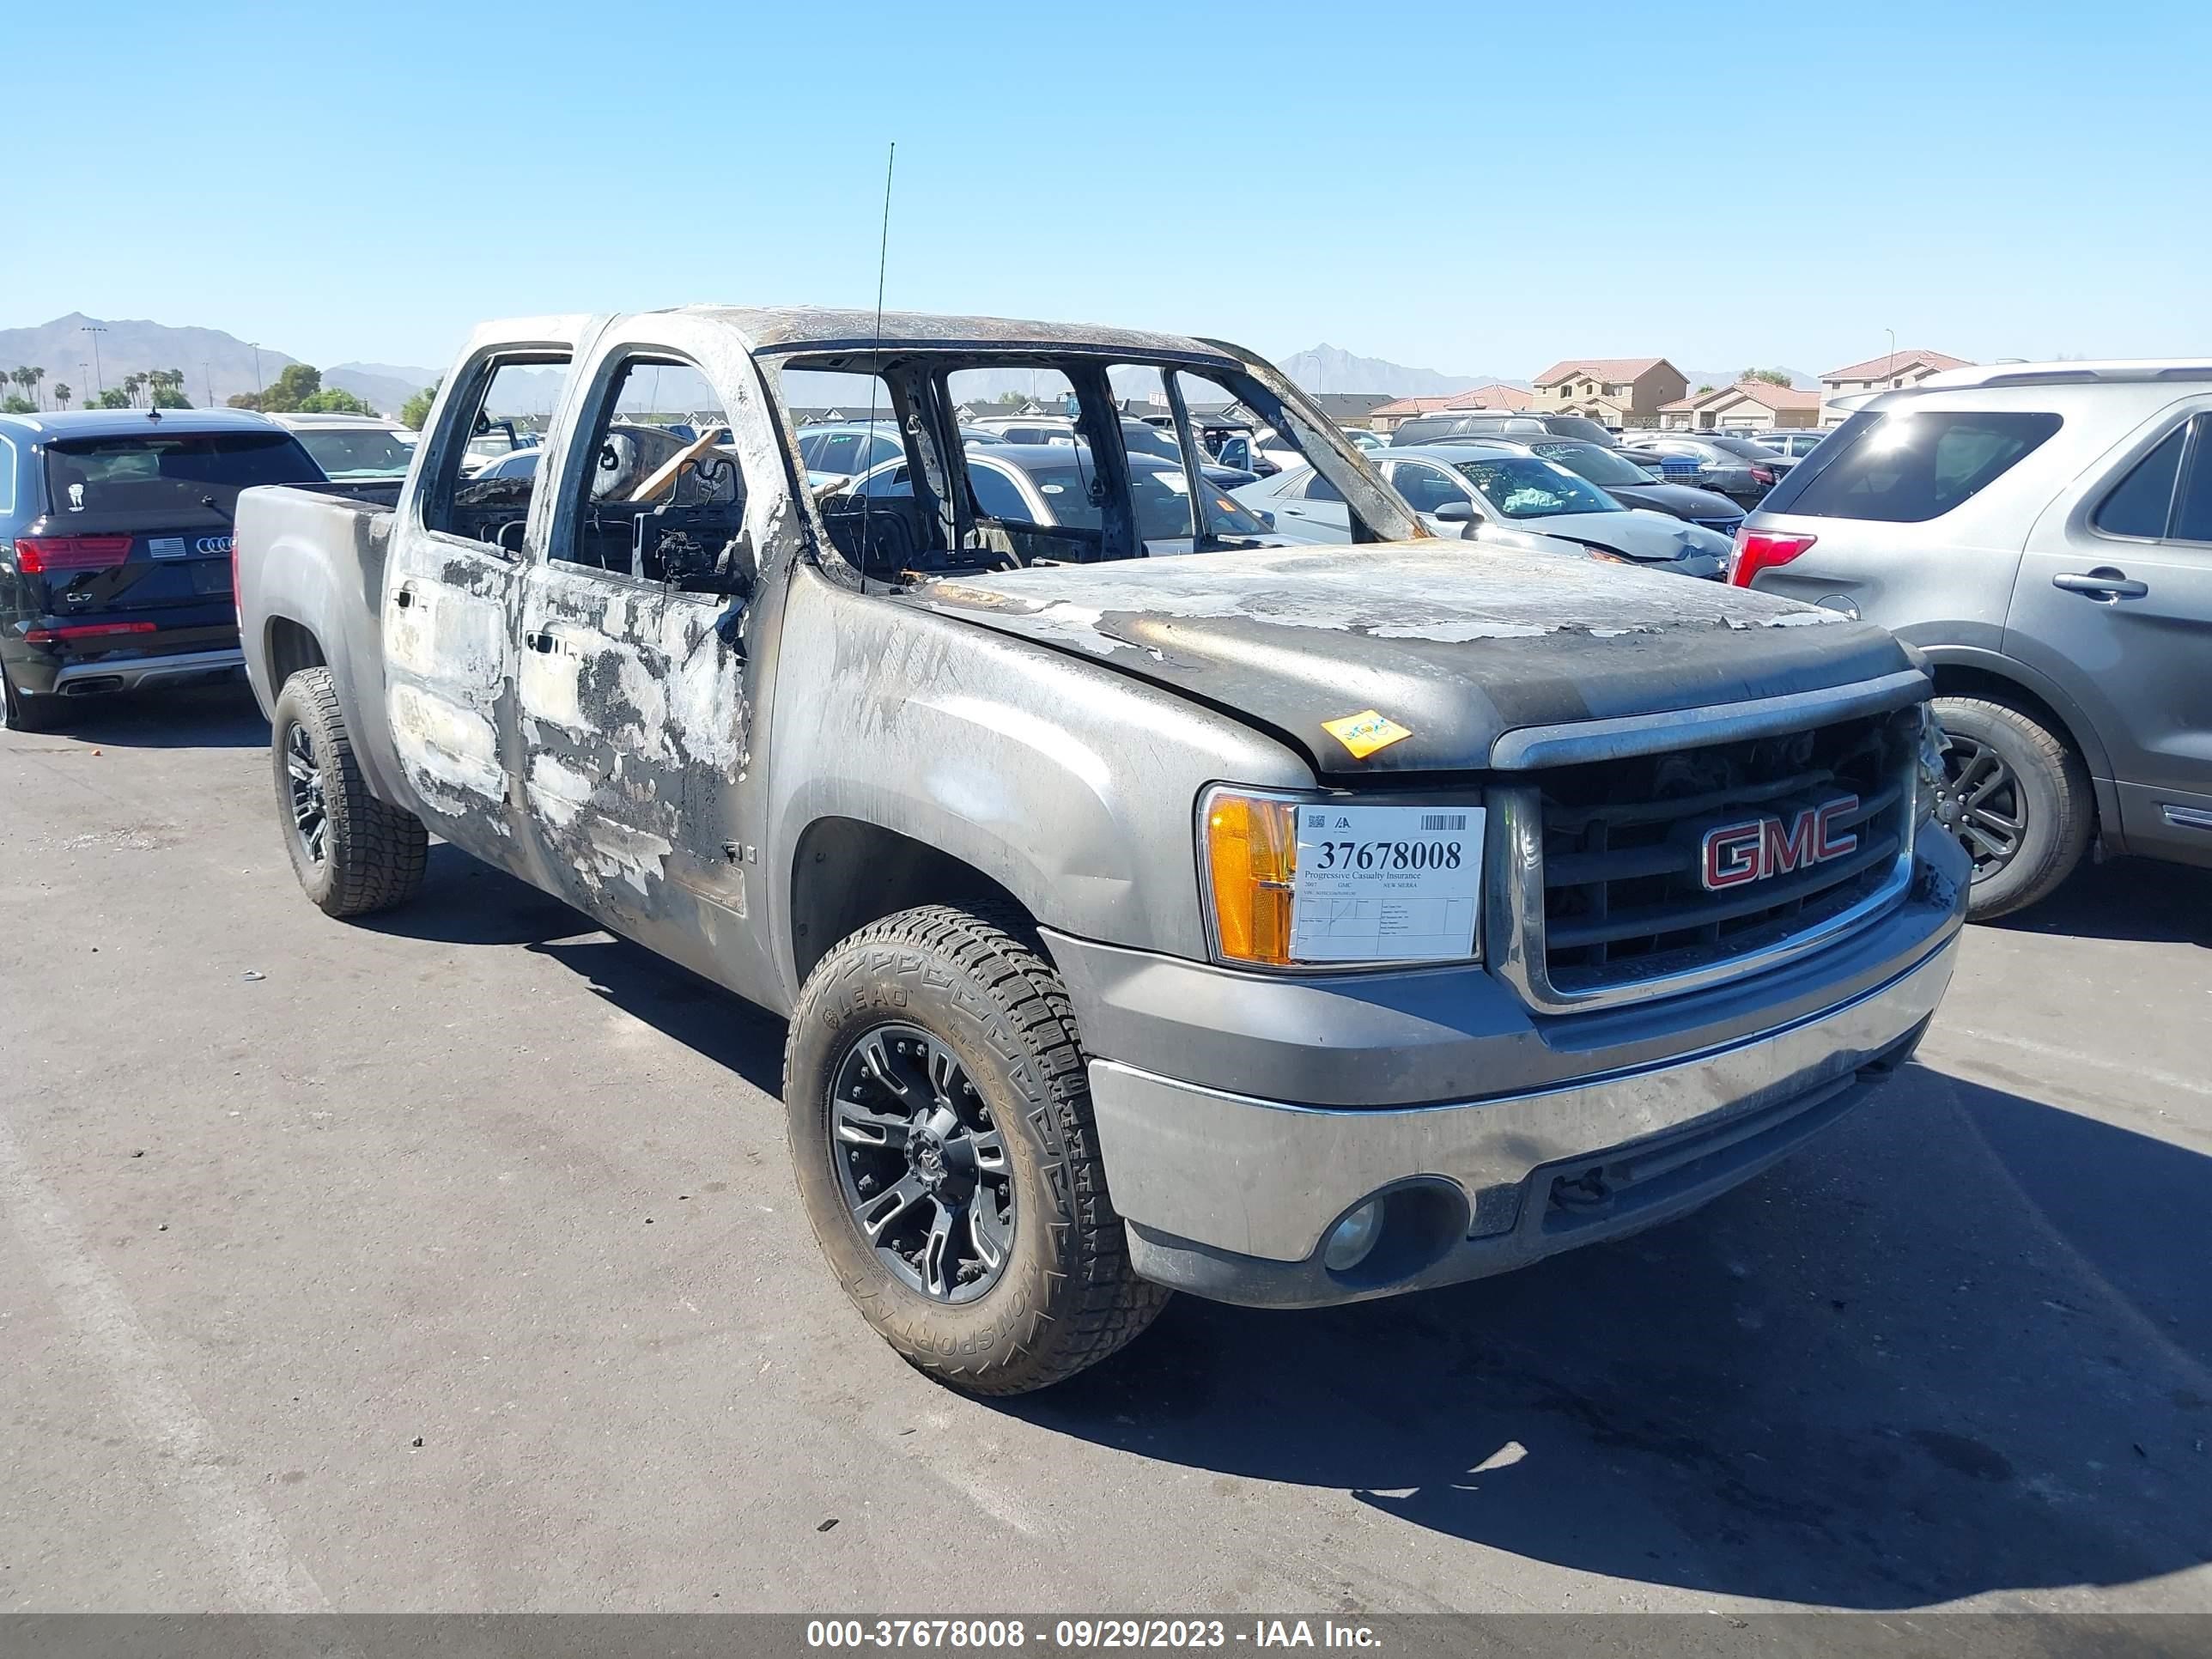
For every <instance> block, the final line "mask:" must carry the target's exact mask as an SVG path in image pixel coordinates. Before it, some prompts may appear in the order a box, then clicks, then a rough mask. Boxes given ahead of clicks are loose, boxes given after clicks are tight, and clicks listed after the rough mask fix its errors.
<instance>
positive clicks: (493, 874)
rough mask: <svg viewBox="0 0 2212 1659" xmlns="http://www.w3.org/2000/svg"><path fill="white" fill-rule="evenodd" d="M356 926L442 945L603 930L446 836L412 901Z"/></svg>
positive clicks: (519, 941) (538, 941)
mask: <svg viewBox="0 0 2212 1659" xmlns="http://www.w3.org/2000/svg"><path fill="white" fill-rule="evenodd" d="M352 926H354V927H366V928H368V929H370V930H371V931H373V932H374V933H389V934H391V935H392V937H393V938H395V939H427V940H430V941H432V942H435V943H437V944H443V945H543V944H544V942H545V941H546V940H548V939H574V937H576V936H577V935H578V934H580V933H592V934H598V933H600V929H599V923H598V922H596V921H592V919H591V918H590V917H589V916H587V915H584V913H583V912H582V911H580V910H577V909H574V908H571V907H570V906H568V905H567V904H564V903H562V902H561V901H560V900H559V899H557V898H555V897H554V896H552V895H551V894H550V893H544V892H540V891H539V890H538V889H537V888H535V887H532V885H531V884H529V883H528V882H526V881H521V880H518V879H517V878H514V877H513V876H510V875H508V874H507V872H505V871H503V870H495V869H493V868H492V867H491V866H489V864H486V863H484V862H483V860H480V859H475V858H471V857H470V856H469V854H466V853H464V852H463V851H461V849H460V848H458V847H451V846H448V845H447V844H446V843H445V842H432V843H431V847H430V865H429V871H428V874H427V875H426V876H425V877H424V878H423V882H422V892H421V893H419V894H418V895H416V897H415V898H414V900H413V901H412V902H410V903H407V904H403V905H401V906H400V907H399V908H398V909H396V910H385V911H380V912H379V913H378V914H376V915H369V916H362V917H361V918H359V919H358V920H357V921H355V922H353V923H352ZM601 936H602V937H604V935H601Z"/></svg>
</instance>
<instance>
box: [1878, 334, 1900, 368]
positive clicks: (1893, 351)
mask: <svg viewBox="0 0 2212 1659" xmlns="http://www.w3.org/2000/svg"><path fill="white" fill-rule="evenodd" d="M1882 332H1883V333H1885V334H1887V335H1888V336H1889V357H1888V360H1887V362H1884V363H1883V364H1882V368H1881V378H1882V379H1883V380H1887V379H1888V378H1889V377H1890V376H1891V375H1893V374H1896V373H1897V331H1896V330H1895V329H1893V328H1886V329H1884V330H1882Z"/></svg>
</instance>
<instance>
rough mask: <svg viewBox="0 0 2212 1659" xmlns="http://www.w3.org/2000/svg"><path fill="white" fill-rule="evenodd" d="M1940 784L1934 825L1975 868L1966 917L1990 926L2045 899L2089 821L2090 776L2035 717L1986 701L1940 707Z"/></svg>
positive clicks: (2084, 842) (2079, 847)
mask: <svg viewBox="0 0 2212 1659" xmlns="http://www.w3.org/2000/svg"><path fill="white" fill-rule="evenodd" d="M1936 718H1937V719H1938V720H1941V721H1942V725H1943V735H1944V738H1945V744H1944V750H1943V781H1942V784H1941V785H1940V786H1939V787H1937V789H1936V823H1938V824H1939V825H1941V826H1942V828H1944V829H1948V831H1949V832H1950V833H1951V834H1952V835H1954V836H1957V837H1958V838H1959V841H1960V843H1961V844H1962V845H1963V846H1964V847H1965V848H1966V852H1967V854H1969V855H1970V856H1971V857H1972V859H1973V860H1974V884H1973V887H1972V891H1971V892H1970V893H1969V895H1968V896H1967V901H1966V914H1967V915H1968V916H1969V917H1970V918H1972V920H1973V921H1989V920H1990V919H1991V918H1992V917H1996V916H2002V915H2006V914H2008V913H2009V912H2011V911H2014V910H2018V909H2021V908H2025V907H2027V905H2030V904H2033V903H2034V902H2036V901H2037V900H2038V899H2040V898H2044V897H2046V896H2049V894H2050V893H2051V890H2053V889H2054V888H2056V887H2057V885H2058V884H2059V883H2060V882H2062V881H2063V880H2065V879H2066V878H2067V876H2068V875H2069V874H2070V873H2071V872H2072V871H2073V869H2074V866H2075V865H2076V864H2078V863H2079V862H2080V861H2081V854H2082V853H2083V851H2084V850H2085V849H2086V848H2087V847H2088V845H2089V831H2090V829H2091V827H2092V825H2093V822H2094V820H2095V817H2096V809H2095V802H2094V797H2093V794H2092V793H2091V791H2090V787H2089V773H2088V769H2087V768H2086V767H2085V766H2083V765H2082V764H2081V757H2080V756H2078V755H2076V754H2075V752H2074V750H2072V749H2071V748H2070V747H2069V746H2068V744H2067V743H2066V740H2065V739H2064V738H2061V737H2058V736H2057V735H2055V734H2054V733H2053V732H2051V731H2050V730H2048V729H2047V728H2046V727H2045V726H2043V724H2042V723H2041V722H2040V721H2039V720H2036V719H2035V717H2034V716H2033V715H2031V714H2027V713H2024V712H2023V711H2022V710H2021V709H2018V708H2014V707H2012V705H2010V704H2009V703H2002V702H1991V701H1990V700H1989V699H1987V698H1984V697H1938V698H1937V699H1936Z"/></svg>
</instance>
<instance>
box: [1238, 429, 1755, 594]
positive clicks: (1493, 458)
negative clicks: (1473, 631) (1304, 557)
mask: <svg viewBox="0 0 2212 1659" xmlns="http://www.w3.org/2000/svg"><path fill="white" fill-rule="evenodd" d="M1546 447H1550V446H1549V445H1548V444H1547V446H1546ZM1375 459H1376V464H1377V465H1378V466H1379V468H1380V470H1381V471H1382V474H1383V478H1384V479H1385V480H1386V481H1387V482H1388V483H1389V485H1390V487H1391V488H1392V489H1395V490H1396V491H1397V492H1398V494H1399V495H1401V497H1402V498H1403V499H1404V500H1405V501H1406V503H1407V505H1408V506H1410V507H1413V510H1414V511H1415V512H1417V513H1419V514H1420V515H1421V519H1422V522H1423V523H1424V524H1425V526H1427V527H1428V528H1429V529H1430V530H1431V532H1434V533H1436V534H1438V535H1443V536H1454V537H1457V538H1461V539H1462V540H1466V541H1471V542H1480V543H1482V544H1485V545H1486V546H1487V547H1510V548H1516V549H1520V550H1525V551H1531V552H1550V553H1562V554H1568V555H1571V556H1582V557H1596V558H1600V559H1608V560H1612V561H1614V562H1628V563H1635V564H1640V565H1646V566H1650V567H1652V568H1659V569H1664V570H1669V571H1672V572H1674V573H1675V574H1679V575H1686V576H1698V577H1703V578H1705V579H1706V580H1714V581H1717V580H1720V578H1721V577H1722V576H1723V574H1726V571H1727V568H1728V555H1729V538H1728V536H1727V535H1726V534H1725V533H1723V532H1717V531H1715V530H1709V529H1705V528H1703V527H1701V526H1697V525H1693V524H1686V523H1684V522H1682V521H1681V520H1680V519H1677V518H1675V517H1674V516H1673V515H1671V514H1669V513H1655V512H1652V511H1650V510H1649V509H1648V508H1644V507H1626V506H1624V505H1622V503H1621V502H1620V501H1617V500H1615V499H1614V498H1613V496H1612V495H1609V494H1607V492H1606V491H1604V490H1602V489H1599V488H1598V487H1597V486H1596V485H1595V484H1593V483H1590V482H1589V480H1588V478H1586V477H1583V475H1582V474H1580V473H1578V472H1577V471H1572V470H1571V469H1570V468H1568V467H1566V466H1565V465H1561V464H1559V462H1558V461H1556V460H1553V459H1549V458H1547V457H1546V456H1543V455H1541V454H1538V453H1535V451H1534V447H1532V446H1529V445H1526V444H1512V443H1504V442H1499V443H1448V444H1431V445H1419V446H1415V445H1403V446H1395V447H1392V448H1390V449H1389V450H1385V451H1383V452H1381V453H1378V454H1377V455H1376V457H1375ZM1235 494H1236V496H1237V500H1238V501H1242V502H1243V503H1244V505H1245V506H1247V507H1250V508H1252V509H1254V510H1255V511H1258V512H1263V513H1269V514H1271V515H1273V524H1274V526H1276V527H1277V528H1279V529H1289V530H1294V531H1295V532H1297V533H1301V534H1303V535H1305V536H1307V537H1309V538H1311V539H1314V540H1316V541H1331V542H1348V541H1350V540H1351V539H1352V528H1351V516H1352V515H1351V512H1350V509H1349V508H1348V507H1346V504H1345V501H1344V498H1343V496H1342V495H1340V493H1339V492H1338V490H1337V488H1336V486H1335V485H1334V483H1332V482H1331V481H1330V479H1329V478H1328V476H1327V475H1326V474H1324V473H1322V472H1320V471H1316V469H1315V468H1313V467H1310V466H1304V465H1301V466H1298V467H1296V468H1293V469H1292V470H1291V471H1286V472H1279V473H1278V474H1276V475H1275V476H1274V477H1272V478H1265V479H1262V480H1261V482H1259V483H1255V484H1249V485H1247V486H1246V487H1245V488H1243V489H1239V490H1237V491H1236V492H1235ZM1733 527H1734V526H1733V523H1731V525H1730V528H1731V529H1733Z"/></svg>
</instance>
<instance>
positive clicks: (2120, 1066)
mask: <svg viewBox="0 0 2212 1659" xmlns="http://www.w3.org/2000/svg"><path fill="white" fill-rule="evenodd" d="M1930 1035H1931V1036H1937V1037H1938V1038H1939V1039H1940V1038H1942V1037H1946V1036H1962V1037H1972V1038H1973V1039H1974V1041H1975V1042H1994V1043H1996V1045H1997V1046H1998V1047H1999V1048H2017V1049H2019V1050H2020V1051H2021V1053H2022V1054H2039V1055H2041V1056H2042V1057H2043V1058H2044V1059H2045V1060H2067V1061H2069V1062H2071V1063H2072V1064H2074V1065H2076V1066H2090V1067H2093V1069H2095V1070H2097V1071H2100V1072H2115V1073H2119V1074H2120V1075H2121V1076H2123V1077H2131V1078H2134V1079H2136V1080H2137V1081H2138V1082H2142V1083H2155V1084H2157V1085H2159V1086H2160V1088H2165V1089H2176V1090H2179V1091H2180V1092H2181V1093H2183V1094H2185V1095H2202V1096H2203V1097H2206V1098H2207V1099H2212V1085H2207V1084H2204V1083H2202V1082H2199V1081H2198V1080H2197V1079H2195V1078H2186V1077H2183V1076H2182V1075H2181V1074H2180V1073H2178V1072H2154V1071H2153V1070H2151V1069H2150V1068H2149V1067H2148V1066H2138V1065H2136V1063H2135V1062H2134V1061H2132V1060H2106V1059H2104V1058H2103V1057H2102V1056H2100V1055H2097V1054H2083V1053H2082V1052H2081V1050H2080V1049H2078V1048H2060V1047H2058V1046H2057V1044H2056V1043H2051V1042H2035V1041H2034V1040H2033V1039H2032V1038H2029V1037H2017V1036H2008V1035H2007V1034H2006V1033H2004V1032H2002V1031H1977V1030H1973V1029H1972V1028H1971V1027H1969V1026H1965V1025H1948V1024H1944V1023H1943V1022H1942V1020H1940V1019H1939V1020H1938V1021H1937V1022H1936V1027H1935V1030H1934V1031H1933V1032H1931V1033H1930ZM1936 1051H1937V1052H1938V1053H1940V1052H1942V1042H1941V1041H1940V1040H1939V1041H1938V1042H1937V1043H1936Z"/></svg>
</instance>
